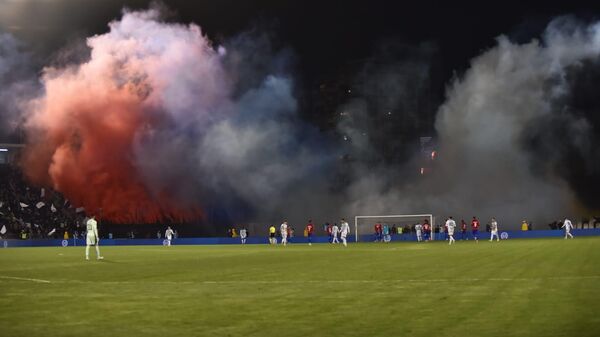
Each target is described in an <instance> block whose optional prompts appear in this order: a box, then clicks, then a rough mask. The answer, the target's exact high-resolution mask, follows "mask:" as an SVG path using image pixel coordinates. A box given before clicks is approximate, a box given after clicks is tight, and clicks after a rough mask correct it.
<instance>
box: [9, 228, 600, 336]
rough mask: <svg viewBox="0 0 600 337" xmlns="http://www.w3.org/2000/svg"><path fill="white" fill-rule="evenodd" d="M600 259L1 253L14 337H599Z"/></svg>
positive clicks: (441, 252) (225, 250)
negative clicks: (90, 258)
mask: <svg viewBox="0 0 600 337" xmlns="http://www.w3.org/2000/svg"><path fill="white" fill-rule="evenodd" d="M599 247H600V238H576V239H575V240H569V241H565V240H563V239H538V240H511V241H504V242H500V243H499V244H497V243H493V244H492V243H489V242H487V241H484V242H480V243H479V244H475V243H474V242H473V241H467V242H458V243H457V244H456V245H455V246H452V247H449V246H447V245H446V244H443V243H441V242H440V243H427V244H415V243H398V244H374V243H365V244H351V245H350V246H349V247H348V248H345V249H344V248H343V247H341V246H331V245H313V246H311V247H309V246H307V245H291V246H288V247H281V246H277V247H271V246H265V245H247V246H173V247H170V248H166V247H159V246H142V247H101V249H102V254H103V255H104V256H105V260H104V261H95V260H94V261H84V259H83V254H84V249H83V248H82V247H71V248H61V247H56V248H12V249H0V336H3V337H8V336H86V337H87V336H113V337H114V336H161V337H162V336H311V337H312V336H503V337H504V336H553V337H557V336H577V337H583V336H599V335H600V249H599ZM92 256H93V257H95V255H92ZM15 278H23V279H15ZM27 279H36V280H27ZM42 281H50V282H49V283H46V282H42Z"/></svg>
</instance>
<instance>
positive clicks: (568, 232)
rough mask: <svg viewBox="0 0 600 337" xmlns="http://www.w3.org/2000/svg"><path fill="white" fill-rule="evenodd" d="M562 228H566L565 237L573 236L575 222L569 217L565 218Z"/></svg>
mask: <svg viewBox="0 0 600 337" xmlns="http://www.w3.org/2000/svg"><path fill="white" fill-rule="evenodd" d="M561 228H564V229H565V239H567V238H569V237H570V238H571V239H572V238H573V234H571V229H573V223H571V220H569V219H565V221H564V223H563V225H562V227H561Z"/></svg>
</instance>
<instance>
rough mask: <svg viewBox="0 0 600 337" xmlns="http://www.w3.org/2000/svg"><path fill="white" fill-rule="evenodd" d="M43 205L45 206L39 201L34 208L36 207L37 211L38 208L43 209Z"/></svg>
mask: <svg viewBox="0 0 600 337" xmlns="http://www.w3.org/2000/svg"><path fill="white" fill-rule="evenodd" d="M45 205H46V204H45V203H44V202H43V201H40V202H38V203H37V204H35V207H37V208H38V209H39V208H42V207H44V206H45Z"/></svg>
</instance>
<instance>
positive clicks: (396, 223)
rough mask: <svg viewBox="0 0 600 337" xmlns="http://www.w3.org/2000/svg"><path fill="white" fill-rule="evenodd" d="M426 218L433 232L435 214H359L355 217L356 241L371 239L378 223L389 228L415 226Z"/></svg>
mask: <svg viewBox="0 0 600 337" xmlns="http://www.w3.org/2000/svg"><path fill="white" fill-rule="evenodd" d="M424 220H428V221H429V224H430V225H431V232H432V233H433V228H434V227H433V226H434V224H435V222H434V220H435V218H434V216H433V214H399V215H357V216H355V217H354V237H355V240H356V242H358V241H360V238H361V237H363V240H366V241H369V240H368V237H369V236H371V237H374V230H373V226H374V225H375V224H377V223H380V224H382V225H387V226H388V228H392V227H396V228H397V229H398V228H405V227H406V226H414V225H415V224H416V223H420V224H423V221H424ZM404 234H407V233H404ZM432 237H433V235H432Z"/></svg>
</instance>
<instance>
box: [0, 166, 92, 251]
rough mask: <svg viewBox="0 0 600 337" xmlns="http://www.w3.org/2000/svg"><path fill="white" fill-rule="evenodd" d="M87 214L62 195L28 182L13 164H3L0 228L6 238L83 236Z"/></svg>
mask: <svg viewBox="0 0 600 337" xmlns="http://www.w3.org/2000/svg"><path fill="white" fill-rule="evenodd" d="M84 220H85V213H84V212H83V210H82V209H77V208H75V207H73V205H71V204H70V203H69V201H68V200H66V199H65V198H64V197H63V196H62V194H60V193H58V192H56V191H54V190H52V189H48V188H37V187H33V186H30V185H29V184H27V183H26V182H25V179H24V177H23V174H22V172H21V171H20V170H19V169H18V168H17V167H14V166H12V165H0V229H2V228H3V227H4V228H6V232H5V233H3V234H1V236H2V237H4V238H12V239H16V238H19V239H30V238H32V239H39V238H64V237H65V232H66V233H67V234H66V236H70V237H72V236H73V235H77V236H81V235H83V233H84V232H85V227H84V225H83V223H84Z"/></svg>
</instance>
